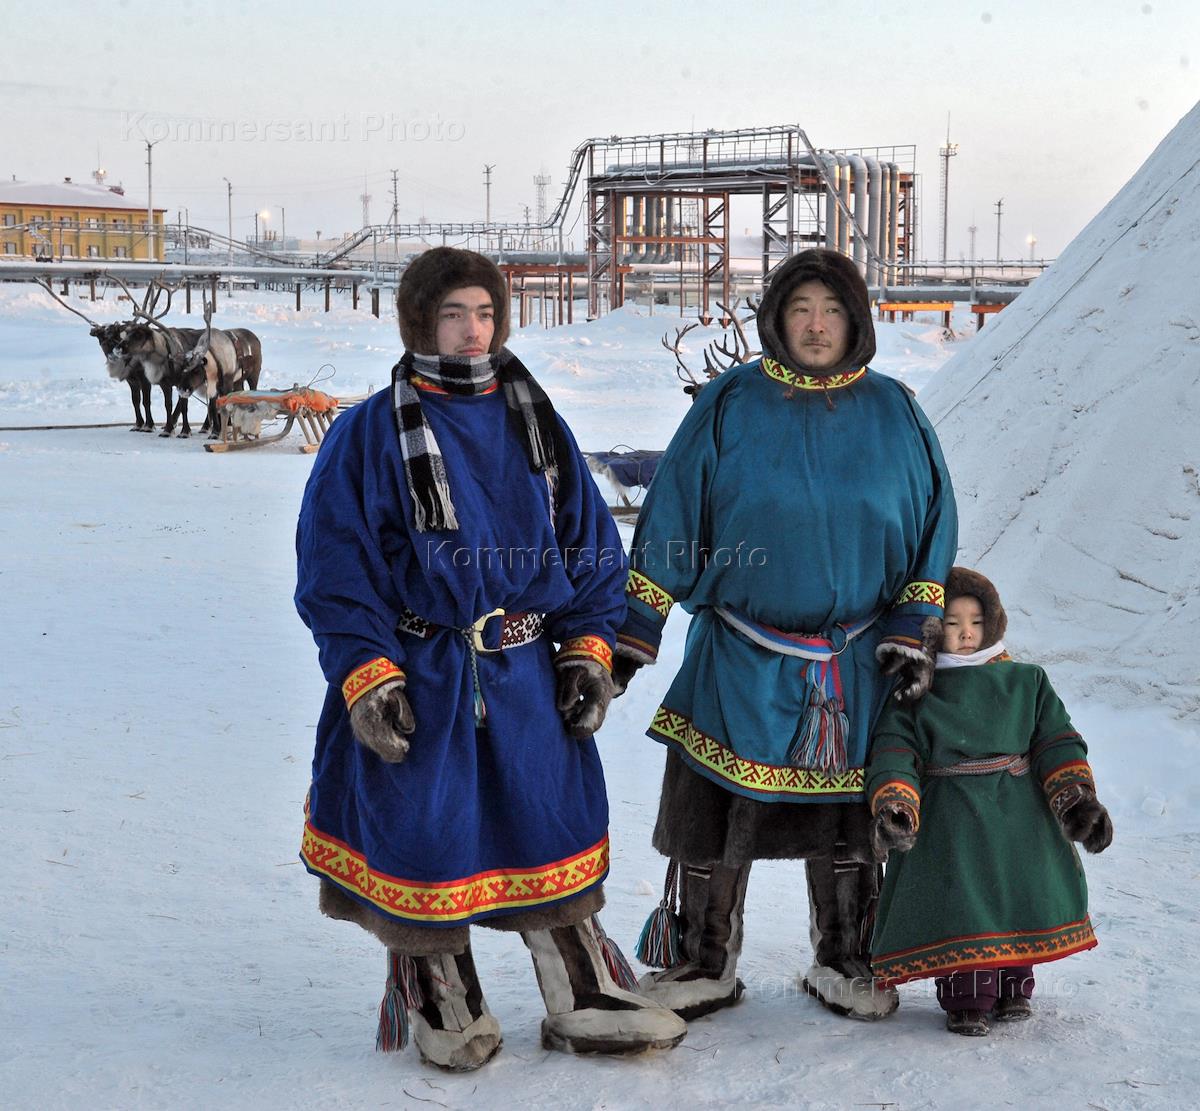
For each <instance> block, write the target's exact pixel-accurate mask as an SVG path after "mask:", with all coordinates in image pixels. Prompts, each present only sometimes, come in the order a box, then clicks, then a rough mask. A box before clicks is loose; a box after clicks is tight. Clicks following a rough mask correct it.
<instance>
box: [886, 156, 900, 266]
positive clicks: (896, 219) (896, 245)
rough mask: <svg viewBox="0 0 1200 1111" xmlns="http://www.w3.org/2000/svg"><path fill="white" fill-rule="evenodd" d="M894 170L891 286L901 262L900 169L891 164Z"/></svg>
mask: <svg viewBox="0 0 1200 1111" xmlns="http://www.w3.org/2000/svg"><path fill="white" fill-rule="evenodd" d="M888 165H889V166H891V168H892V174H891V182H890V183H889V185H888V238H887V247H888V249H887V257H888V261H889V262H890V263H891V264H892V265H891V267H890V270H891V275H890V277H889V278H888V282H889V284H890V285H895V284H896V278H897V276H898V271H897V268H896V263H897V262H898V261H899V260H900V167H899V166H898V165H896V163H895V162H889V163H888Z"/></svg>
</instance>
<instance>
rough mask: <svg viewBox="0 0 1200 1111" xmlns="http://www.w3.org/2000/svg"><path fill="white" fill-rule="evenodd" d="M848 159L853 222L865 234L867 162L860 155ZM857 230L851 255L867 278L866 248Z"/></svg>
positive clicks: (854, 233)
mask: <svg viewBox="0 0 1200 1111" xmlns="http://www.w3.org/2000/svg"><path fill="white" fill-rule="evenodd" d="M848 157H849V160H850V174H851V182H850V184H851V188H852V189H853V191H854V222H855V224H857V225H858V228H862V229H863V232H864V233H865V232H866V229H867V162H866V159H865V158H863V157H862V155H860V154H851V155H849V156H848ZM858 228H854V229H853V231H852V236H853V240H854V242H853V244H852V246H853V252H852V253H853V257H854V264H855V266H857V267H858V272H859V273H860V274H861V275H862V276H863V277H864V278H865V277H866V276H867V248H866V244H864V243H863V237H862V236H861V235H859V233H858Z"/></svg>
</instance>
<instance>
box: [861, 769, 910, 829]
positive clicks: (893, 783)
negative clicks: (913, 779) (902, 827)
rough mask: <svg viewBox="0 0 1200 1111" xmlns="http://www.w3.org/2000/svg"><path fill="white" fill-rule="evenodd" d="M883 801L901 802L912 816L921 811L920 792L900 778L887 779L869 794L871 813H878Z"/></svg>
mask: <svg viewBox="0 0 1200 1111" xmlns="http://www.w3.org/2000/svg"><path fill="white" fill-rule="evenodd" d="M885 802H899V803H903V804H904V805H905V806H907V807H908V808H909V809H910V810H911V811H912V812H913V817H914V818H916V817H917V816H918V815H919V814H920V813H921V795H920V792H919V791H917V789H916V788H915V787H913V786H912V784H910V783H905V782H904V780H902V779H889V780H888V781H887V782H886V783H884V784H883V785H882V786H880V787H879V788H878V789H877V790H876V791H875V793H874V794H873V795H872V796H871V813H872V814H878V813H879V807H880V806H881V805H882V804H883V803H885ZM914 828H917V827H915V826H914Z"/></svg>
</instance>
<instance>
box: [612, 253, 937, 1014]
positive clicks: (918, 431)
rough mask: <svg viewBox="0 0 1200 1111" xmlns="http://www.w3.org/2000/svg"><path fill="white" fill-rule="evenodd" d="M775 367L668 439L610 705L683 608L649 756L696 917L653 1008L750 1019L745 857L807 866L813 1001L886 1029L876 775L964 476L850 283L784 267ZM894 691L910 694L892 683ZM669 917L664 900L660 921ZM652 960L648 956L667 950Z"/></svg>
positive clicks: (891, 1004)
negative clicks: (957, 484)
mask: <svg viewBox="0 0 1200 1111" xmlns="http://www.w3.org/2000/svg"><path fill="white" fill-rule="evenodd" d="M758 318H759V337H760V341H761V344H762V348H763V357H762V358H761V359H759V360H756V361H755V362H752V363H749V364H747V365H745V366H740V367H736V368H734V369H733V370H730V371H727V372H726V373H725V374H723V375H721V377H720V378H719V379H718V380H717V381H716V382H714V383H712V384H710V385H708V386H706V387H705V389H704V391H703V392H702V393H701V394H700V396H699V398H698V400H697V402H696V404H695V406H694V407H693V408H692V410H691V411H690V412H689V414H688V416H687V417H686V418H685V420H684V421H683V423H682V425H681V426H680V428H679V430H678V431H677V432H676V434H675V437H674V438H673V440H672V441H671V444H670V446H669V448H668V449H667V452H666V454H665V455H664V457H663V459H662V462H661V463H660V465H659V468H658V471H657V473H656V474H655V477H654V482H653V484H652V486H651V487H650V492H649V495H648V498H647V501H646V505H645V507H644V509H643V511H642V513H641V516H640V519H639V522H638V528H637V531H636V533H635V536H634V542H633V549H632V552H631V572H630V581H629V587H628V591H627V600H628V604H629V612H628V615H627V617H626V620H625V623H624V625H623V626H622V629H621V631H620V634H619V636H618V643H617V660H616V662H615V664H614V680H615V681H616V683H617V686H618V688H621V687H622V685H623V684H624V683H626V682H628V680H629V678H630V677H631V676H632V674H633V673H634V672H635V671H636V670H637V668H638V667H639V666H641V665H643V664H647V663H652V662H653V661H654V658H655V656H656V655H657V651H658V645H659V641H660V639H661V636H662V629H663V625H664V624H665V621H666V618H667V614H668V612H669V611H670V609H671V607H672V605H674V604H675V603H676V602H678V603H679V604H681V605H682V606H683V607H684V609H685V610H687V611H688V612H690V613H691V614H693V618H692V623H691V627H690V629H689V632H688V638H687V649H686V654H685V657H684V661H683V665H682V667H681V668H680V670H679V673H678V674H677V675H676V676H675V678H674V681H673V682H672V683H671V685H670V687H669V689H668V690H667V692H666V694H665V696H664V697H663V699H662V703H661V706H660V707H659V709H658V711H657V712H656V713H655V715H654V719H653V721H652V722H651V724H650V728H649V730H648V735H649V736H650V737H651V738H653V739H654V740H657V741H659V742H661V743H662V744H664V745H665V746H666V747H667V759H666V770H665V775H664V779H663V789H662V797H661V801H660V806H659V814H658V822H657V826H656V828H655V831H654V844H655V847H656V848H658V849H659V851H660V852H662V853H663V854H664V855H666V856H669V857H670V858H671V859H672V861H673V865H672V873H671V878H670V879H669V881H668V887H669V888H671V887H673V886H674V882H675V881H674V876H675V875H678V877H679V878H678V886H679V889H680V897H681V902H682V913H681V918H680V928H681V933H680V935H679V947H678V951H674V952H673V951H671V950H672V946H670V945H669V944H667V945H665V946H663V945H659V946H657V947H656V946H655V945H654V944H653V940H654V939H659V940H662V941H669V939H670V937H671V932H670V930H667V929H662V928H651V929H650V930H649V933H648V935H647V937H646V938H644V942H645V943H644V944H643V945H642V946H641V950H642V956H643V959H646V958H647V957H648V958H650V959H649V960H648V961H647V963H662V964H667V965H670V967H668V968H667V969H666V970H665V971H663V972H660V973H656V974H654V975H652V976H649V977H646V978H644V979H643V989H644V990H646V991H647V993H648V994H649V995H650V996H651V997H652V998H654V999H655V1000H657V1001H659V1002H661V1003H662V1004H663V1005H664V1006H668V1007H671V1008H672V1009H673V1010H675V1011H676V1013H678V1014H680V1015H681V1016H683V1017H685V1018H690V1017H694V1016H696V1015H699V1014H703V1013H706V1012H707V1011H711V1010H714V1009H716V1008H718V1007H722V1006H727V1005H729V1004H730V1003H732V1002H735V1001H736V1000H737V999H738V997H739V996H740V994H741V990H742V987H741V983H740V981H738V980H737V978H736V976H735V975H734V971H735V966H736V960H737V956H738V953H739V951H740V948H741V939H742V905H743V900H744V897H745V889H746V882H747V880H748V877H749V872H750V864H751V862H752V861H754V860H759V859H772V858H781V857H782V858H803V859H805V860H806V862H807V873H808V888H809V903H810V911H811V915H810V918H811V922H810V934H811V939H812V944H813V948H814V958H813V963H812V966H811V967H810V968H809V970H808V974H807V976H806V977H805V988H806V990H808V991H809V992H810V993H811V994H813V995H815V996H816V997H817V998H818V999H819V1000H820V1001H821V1002H822V1003H823V1004H825V1005H826V1006H829V1007H830V1008H831V1009H833V1010H835V1011H836V1012H838V1013H842V1014H848V1015H851V1016H853V1017H856V1018H878V1017H882V1016H883V1015H885V1014H888V1013H890V1012H891V1011H892V1010H894V1009H895V1006H896V996H895V993H894V992H892V991H883V992H881V991H877V990H875V989H874V986H873V984H872V981H871V978H870V973H869V967H868V961H867V953H866V951H865V945H864V941H863V935H864V923H865V922H866V920H867V918H868V916H869V913H870V910H871V908H872V906H873V903H874V900H875V899H876V897H877V893H878V884H879V876H878V868H877V866H876V865H875V864H874V863H873V862H872V857H871V853H870V847H869V839H868V834H867V831H868V824H869V817H868V813H867V809H866V806H865V805H864V801H863V767H864V765H865V762H866V755H867V747H868V740H869V737H870V733H871V728H872V725H873V724H874V721H875V719H876V718H877V717H878V715H879V713H880V711H881V709H882V707H883V705H884V702H885V700H886V698H887V697H888V694H889V692H890V691H891V690H892V688H893V687H895V688H896V690H895V693H896V695H897V697H899V698H901V699H915V698H918V697H920V696H921V695H922V694H923V693H924V691H925V690H926V689H927V687H928V682H929V678H930V676H931V675H932V670H933V656H934V654H935V652H936V648H937V645H938V643H939V641H940V635H941V628H940V617H941V614H942V587H943V583H944V582H945V576H946V572H947V571H948V569H949V567H950V564H951V562H952V561H953V557H954V554H955V550H956V548H957V516H956V512H955V506H954V495H953V491H952V489H951V486H950V479H949V475H948V474H947V472H946V467H945V463H944V461H943V459H942V453H941V449H940V447H939V445H938V442H937V437H936V435H935V434H934V431H933V428H932V427H931V426H930V424H929V422H928V420H927V419H926V418H925V415H924V414H923V413H922V412H921V410H920V408H919V407H918V406H917V404H916V402H915V401H914V400H913V398H912V395H911V394H910V392H909V391H908V390H907V389H906V388H905V387H904V386H903V385H902V384H901V383H899V382H898V381H896V380H894V379H892V378H888V377H885V376H884V375H881V374H878V373H876V372H875V371H873V370H871V369H870V368H869V366H868V363H869V362H870V360H871V358H872V356H873V355H874V353H875V336H874V328H873V326H872V323H871V315H870V303H869V299H868V295H867V289H866V285H865V283H864V282H863V280H862V278H861V276H860V275H859V273H858V270H857V269H856V267H855V266H854V264H853V263H852V262H851V261H850V260H848V259H846V258H845V257H844V256H842V255H839V254H837V253H836V252H833V251H824V250H812V251H805V252H803V253H801V254H799V255H796V256H795V257H793V258H792V259H790V260H789V261H788V262H787V263H785V264H784V265H783V266H782V267H781V268H780V270H779V272H778V274H777V275H776V277H775V279H774V281H773V282H772V283H771V285H770V288H769V289H768V291H767V293H766V295H765V297H764V298H763V302H762V306H761V308H760V310H759V314H758ZM897 677H898V679H899V682H898V683H897V682H896V679H897ZM665 902H666V903H669V902H670V899H667V900H666V901H665ZM656 949H657V951H655V950H656Z"/></svg>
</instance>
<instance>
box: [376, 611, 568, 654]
mask: <svg viewBox="0 0 1200 1111" xmlns="http://www.w3.org/2000/svg"><path fill="white" fill-rule="evenodd" d="M489 623H490V626H489ZM544 625H545V615H544V614H540V613H505V612H504V610H502V609H498V610H492V612H491V613H486V614H484V615H483V616H482V617H481V618H480V619H479V620H478V621H476V622H475V623H474V624H473V625H468V626H467V627H466V628H465V629H456V628H454V627H453V626H450V625H435V624H434V623H433V622H432V621H426V620H425V618H423V617H418V616H417V614H415V613H413V612H412V610H408V609H406V610H405V611H404V612H403V613H401V614H400V620H399V621H398V622H397V623H396V628H397V629H399V630H400V631H401V632H404V633H408V634H409V635H410V636H415V637H420V638H421V639H422V640H429V638H430V637H432V636H433V635H434V634H435V633H439V632H441V631H442V630H443V629H446V630H449V631H451V632H457V633H461V634H462V635H463V636H465V637H466V638H467V639H468V640H469V641H470V642H471V645H472V647H473V648H474V649H475V651H476V652H484V653H488V652H502V651H504V649H506V648H520V647H521V646H522V645H523V644H532V643H533V642H534V641H535V640H537V639H538V637H540V636H541V635H542V629H543V627H544ZM485 632H486V633H487V634H489V635H488V636H487V637H486V640H487V641H489V642H491V644H492V645H493V647H489V646H488V644H485V643H484V641H485V635H484V634H485Z"/></svg>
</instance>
